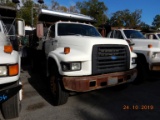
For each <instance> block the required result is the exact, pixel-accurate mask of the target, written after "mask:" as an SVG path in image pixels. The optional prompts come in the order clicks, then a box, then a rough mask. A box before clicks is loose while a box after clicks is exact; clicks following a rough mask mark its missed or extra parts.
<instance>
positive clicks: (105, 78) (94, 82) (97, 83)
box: [62, 69, 137, 92]
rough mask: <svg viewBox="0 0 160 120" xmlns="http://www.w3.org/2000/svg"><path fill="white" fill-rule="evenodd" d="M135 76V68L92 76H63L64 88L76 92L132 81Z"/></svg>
mask: <svg viewBox="0 0 160 120" xmlns="http://www.w3.org/2000/svg"><path fill="white" fill-rule="evenodd" d="M136 76H137V70H136V69H132V70H129V71H124V72H116V73H108V74H102V75H94V76H82V77H63V79H62V81H63V84H64V88H65V89H67V90H71V91H76V92H87V91H91V90H95V89H100V88H104V87H108V86H115V85H118V84H123V83H127V82H132V81H134V79H135V78H136Z"/></svg>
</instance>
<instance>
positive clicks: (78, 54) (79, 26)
mask: <svg viewBox="0 0 160 120" xmlns="http://www.w3.org/2000/svg"><path fill="white" fill-rule="evenodd" d="M93 21H95V20H94V19H93V18H91V17H89V16H85V15H82V14H71V13H63V12H57V11H49V10H44V9H41V11H40V13H39V24H38V26H37V33H38V37H39V46H37V47H36V48H37V51H42V53H44V56H42V57H39V59H37V61H39V60H42V59H43V58H45V61H46V65H47V70H46V73H47V77H48V78H49V83H50V88H51V92H52V93H53V97H54V101H53V102H54V104H55V105H61V104H64V103H66V102H67V100H68V95H69V91H75V92H87V91H91V90H96V89H100V88H105V87H109V86H116V85H122V84H126V83H129V82H133V81H134V79H135V78H136V75H137V70H136V58H137V55H136V54H135V53H133V52H132V51H131V50H130V47H129V45H128V43H127V42H126V41H124V40H117V39H113V40H110V39H107V38H103V37H102V36H101V35H100V33H99V32H98V31H97V29H96V28H95V27H94V26H93V25H91V24H89V23H92V22H93ZM42 23H44V26H45V25H47V23H49V25H48V30H47V31H46V33H47V34H46V36H45V35H43V29H44V27H43V24H42ZM51 23H52V24H51ZM45 27H46V26H45ZM32 53H33V52H32ZM35 53H36V52H35ZM36 55H37V54H34V55H33V56H35V58H38V57H37V56H36Z"/></svg>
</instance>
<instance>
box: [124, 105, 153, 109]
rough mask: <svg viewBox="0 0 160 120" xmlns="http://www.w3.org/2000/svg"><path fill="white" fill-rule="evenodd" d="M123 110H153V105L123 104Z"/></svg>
mask: <svg viewBox="0 0 160 120" xmlns="http://www.w3.org/2000/svg"><path fill="white" fill-rule="evenodd" d="M122 109H123V110H154V106H153V105H123V108H122Z"/></svg>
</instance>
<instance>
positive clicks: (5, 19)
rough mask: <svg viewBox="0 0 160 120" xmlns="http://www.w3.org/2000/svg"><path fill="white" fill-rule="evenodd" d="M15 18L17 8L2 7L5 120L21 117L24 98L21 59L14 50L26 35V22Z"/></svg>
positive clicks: (0, 70)
mask: <svg viewBox="0 0 160 120" xmlns="http://www.w3.org/2000/svg"><path fill="white" fill-rule="evenodd" d="M15 16H16V10H15V8H10V7H3V6H0V105H1V111H2V114H3V115H4V118H5V119H11V118H15V117H18V116H19V113H20V100H21V98H22V93H21V90H20V89H21V87H22V85H21V82H20V70H21V58H20V55H19V52H18V51H16V50H14V48H16V47H17V45H16V39H17V37H20V36H23V35H24V21H23V20H21V19H14V18H15Z"/></svg>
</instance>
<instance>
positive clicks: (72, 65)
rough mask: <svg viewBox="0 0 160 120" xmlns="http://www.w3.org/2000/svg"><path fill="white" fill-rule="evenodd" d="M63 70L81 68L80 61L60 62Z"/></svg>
mask: <svg viewBox="0 0 160 120" xmlns="http://www.w3.org/2000/svg"><path fill="white" fill-rule="evenodd" d="M61 66H62V70H63V71H77V70H81V63H80V62H71V63H65V62H62V63H61Z"/></svg>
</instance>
